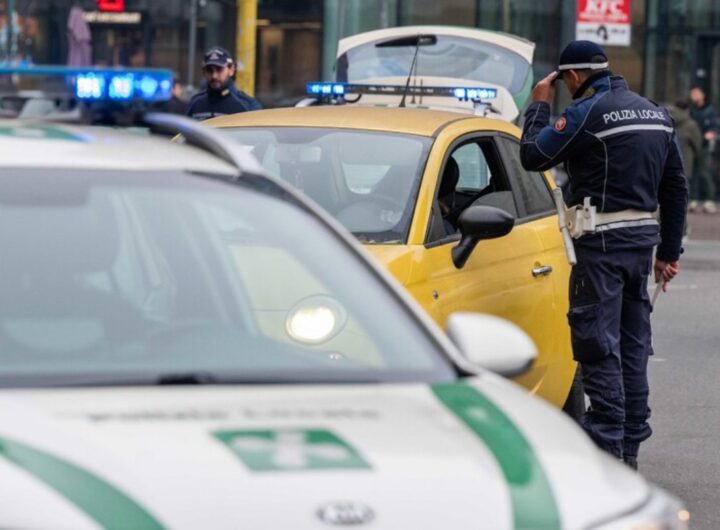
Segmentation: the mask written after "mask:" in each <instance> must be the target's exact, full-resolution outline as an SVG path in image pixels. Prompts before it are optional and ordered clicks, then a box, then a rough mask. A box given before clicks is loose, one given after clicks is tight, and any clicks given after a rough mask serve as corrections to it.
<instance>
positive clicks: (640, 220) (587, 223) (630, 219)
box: [565, 197, 657, 239]
mask: <svg viewBox="0 0 720 530" xmlns="http://www.w3.org/2000/svg"><path fill="white" fill-rule="evenodd" d="M565 223H566V225H567V228H568V231H569V232H570V237H572V238H573V239H578V238H580V237H582V236H584V235H585V234H596V233H598V232H604V231H606V230H612V229H615V228H625V227H630V226H642V225H650V224H657V221H656V220H655V219H654V218H653V214H652V213H651V212H644V211H641V210H631V209H628V210H621V211H619V212H611V213H598V212H597V208H596V207H595V206H593V205H592V204H590V197H585V199H583V203H582V205H578V206H573V207H572V208H568V209H567V210H566V211H565Z"/></svg>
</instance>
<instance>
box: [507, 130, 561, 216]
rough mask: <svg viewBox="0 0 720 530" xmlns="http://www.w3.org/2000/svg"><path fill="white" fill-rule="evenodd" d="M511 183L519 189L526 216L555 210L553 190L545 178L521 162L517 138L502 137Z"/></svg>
mask: <svg viewBox="0 0 720 530" xmlns="http://www.w3.org/2000/svg"><path fill="white" fill-rule="evenodd" d="M500 142H501V143H502V145H503V151H504V153H505V160H506V165H507V173H508V178H509V179H510V183H511V185H512V186H513V188H515V189H516V190H517V193H518V195H519V197H520V200H521V202H522V205H523V207H524V210H525V215H526V216H535V215H540V214H543V213H547V214H550V213H552V212H554V211H555V203H554V201H553V198H552V192H551V191H550V188H548V185H547V182H546V181H545V178H544V177H543V176H542V175H541V174H540V173H538V172H537V171H527V170H525V168H523V167H522V163H521V162H520V144H519V143H518V142H517V141H516V140H511V139H510V138H505V137H502V138H501V139H500Z"/></svg>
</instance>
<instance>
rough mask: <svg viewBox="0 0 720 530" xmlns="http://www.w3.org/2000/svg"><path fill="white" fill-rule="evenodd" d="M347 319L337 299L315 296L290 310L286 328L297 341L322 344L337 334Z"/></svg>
mask: <svg viewBox="0 0 720 530" xmlns="http://www.w3.org/2000/svg"><path fill="white" fill-rule="evenodd" d="M346 320H347V313H346V312H345V309H344V308H343V307H342V306H341V305H340V304H339V303H338V302H337V301H336V300H334V299H332V298H330V297H327V296H313V297H311V298H306V299H305V300H303V301H301V302H300V303H299V304H297V305H296V306H295V307H294V308H292V309H291V310H290V311H289V313H288V317H287V320H286V321H285V329H286V330H287V333H288V335H289V336H290V337H291V338H292V339H293V340H296V341H297V342H301V343H303V344H322V343H323V342H327V341H329V340H330V339H331V338H333V337H334V336H335V335H337V334H338V332H339V331H340V330H341V329H342V328H343V326H345V321H346Z"/></svg>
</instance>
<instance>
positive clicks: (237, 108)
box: [187, 46, 261, 120]
mask: <svg viewBox="0 0 720 530" xmlns="http://www.w3.org/2000/svg"><path fill="white" fill-rule="evenodd" d="M235 68H236V66H235V62H234V61H233V60H232V57H230V54H229V53H228V51H227V50H225V49H224V48H220V47H219V46H216V47H214V48H210V49H209V50H208V51H207V52H206V53H205V55H204V56H203V73H204V74H205V79H206V81H207V88H206V89H205V90H203V91H202V92H199V93H198V94H196V95H195V96H194V97H193V98H192V100H191V101H190V106H189V108H188V111H187V114H188V116H190V117H192V118H195V119H196V120H207V119H208V118H214V117H215V116H223V115H225V114H235V113H236V112H245V111H248V110H258V109H260V108H261V107H260V103H259V102H258V101H257V100H256V99H253V98H252V97H250V96H248V95H247V94H245V93H244V92H243V91H241V90H240V89H238V88H237V87H236V86H235V81H234V79H235Z"/></svg>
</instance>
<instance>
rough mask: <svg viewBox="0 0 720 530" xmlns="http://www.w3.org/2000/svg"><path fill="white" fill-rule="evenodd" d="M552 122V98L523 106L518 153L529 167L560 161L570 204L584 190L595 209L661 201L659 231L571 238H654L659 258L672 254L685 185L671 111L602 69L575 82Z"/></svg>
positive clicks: (648, 241)
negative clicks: (570, 95)
mask: <svg viewBox="0 0 720 530" xmlns="http://www.w3.org/2000/svg"><path fill="white" fill-rule="evenodd" d="M549 122H550V105H548V104H547V103H544V102H538V103H533V104H531V105H530V106H529V107H528V109H527V111H526V112H525V126H524V130H523V137H522V141H521V147H520V155H521V159H522V163H523V166H525V168H526V169H529V170H546V169H549V168H551V167H553V166H555V165H557V164H560V163H563V162H564V163H565V170H566V171H567V174H568V176H569V184H568V186H569V187H568V189H567V190H565V192H566V193H565V197H566V202H567V203H568V206H574V205H577V204H581V203H582V202H583V199H584V198H585V197H590V198H591V199H592V200H591V202H592V204H593V205H594V206H596V207H597V211H598V212H600V213H602V212H608V213H609V212H618V211H621V210H627V209H635V210H642V211H646V212H654V211H655V210H656V209H657V208H658V205H659V206H660V226H661V229H660V234H658V230H657V228H656V227H654V226H637V227H626V228H618V229H615V230H608V231H607V232H601V233H599V234H591V235H586V236H583V237H582V238H580V239H579V240H577V241H576V244H578V245H585V246H589V247H593V248H602V249H605V250H608V249H612V248H617V249H621V248H645V247H651V246H654V245H656V244H658V242H659V243H660V245H659V247H658V250H657V257H658V259H661V260H663V261H675V260H677V259H678V257H679V256H680V253H681V252H682V249H681V244H682V234H683V228H684V224H685V216H686V211H687V196H688V186H687V179H686V177H685V174H684V172H683V165H682V156H681V154H680V149H679V147H678V144H677V140H676V138H675V133H674V124H673V121H672V118H671V117H670V114H669V113H668V111H667V110H666V109H664V108H662V107H659V106H658V105H656V104H655V103H653V102H651V101H649V100H647V99H645V98H643V97H641V96H639V95H638V94H636V93H634V92H632V91H630V90H629V89H628V86H627V83H626V82H625V80H624V79H623V78H622V77H619V76H613V75H612V74H611V73H610V72H601V73H598V74H596V75H595V76H592V77H590V78H589V79H588V80H587V81H586V82H585V83H584V84H583V86H581V87H580V89H579V90H578V92H577V93H576V94H575V101H574V102H573V103H572V105H570V106H569V107H568V108H567V109H566V110H565V112H564V113H563V114H562V115H561V116H560V117H559V118H558V119H557V120H556V121H555V123H554V124H553V125H550V124H549ZM658 235H660V238H658Z"/></svg>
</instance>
